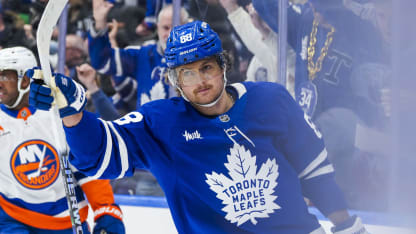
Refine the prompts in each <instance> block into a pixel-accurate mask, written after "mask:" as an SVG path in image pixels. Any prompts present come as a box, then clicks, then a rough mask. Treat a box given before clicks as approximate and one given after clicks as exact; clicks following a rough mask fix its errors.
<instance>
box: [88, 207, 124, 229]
mask: <svg viewBox="0 0 416 234" xmlns="http://www.w3.org/2000/svg"><path fill="white" fill-rule="evenodd" d="M94 220H95V225H94V230H93V234H101V233H107V234H124V233H126V230H125V228H124V224H123V221H122V220H123V215H122V213H121V210H120V208H119V207H118V206H117V205H116V204H113V205H111V206H103V207H100V208H98V209H97V210H96V211H95V212H94Z"/></svg>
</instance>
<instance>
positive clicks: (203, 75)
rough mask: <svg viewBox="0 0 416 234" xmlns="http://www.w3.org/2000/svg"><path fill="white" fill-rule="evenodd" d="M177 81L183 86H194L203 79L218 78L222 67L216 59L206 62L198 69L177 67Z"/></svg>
mask: <svg viewBox="0 0 416 234" xmlns="http://www.w3.org/2000/svg"><path fill="white" fill-rule="evenodd" d="M175 73H176V76H177V82H178V84H180V85H181V86H193V85H196V84H198V83H200V82H202V80H204V79H205V80H210V79H214V78H218V77H220V76H221V75H222V69H221V67H220V66H219V65H218V64H217V62H216V61H215V60H211V61H207V62H204V63H203V64H202V65H201V66H200V67H199V68H198V69H190V68H183V67H178V68H176V69H175Z"/></svg>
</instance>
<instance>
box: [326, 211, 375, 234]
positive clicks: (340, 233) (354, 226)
mask: <svg viewBox="0 0 416 234" xmlns="http://www.w3.org/2000/svg"><path fill="white" fill-rule="evenodd" d="M331 231H332V233H334V234H354V233H360V234H369V232H368V231H367V230H366V229H365V227H364V225H363V224H362V222H361V219H360V218H359V217H357V216H356V215H354V216H352V217H351V218H349V219H348V220H347V221H345V222H343V223H341V224H338V225H337V226H335V227H332V228H331Z"/></svg>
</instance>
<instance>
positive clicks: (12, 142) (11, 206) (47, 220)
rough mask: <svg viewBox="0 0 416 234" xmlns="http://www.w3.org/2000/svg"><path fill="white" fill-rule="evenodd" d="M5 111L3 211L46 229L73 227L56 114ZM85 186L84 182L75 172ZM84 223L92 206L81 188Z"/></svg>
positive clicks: (0, 130) (0, 115)
mask: <svg viewBox="0 0 416 234" xmlns="http://www.w3.org/2000/svg"><path fill="white" fill-rule="evenodd" d="M0 107H1V110H0V145H1V147H0V158H1V162H2V163H1V164H0V174H1V180H0V206H1V208H2V209H3V210H4V211H5V212H6V213H7V214H8V215H9V216H11V217H12V218H14V219H16V220H18V221H19V222H22V223H24V224H27V225H29V226H32V227H36V228H40V229H51V230H61V229H68V228H71V227H72V225H71V221H70V218H69V211H68V205H67V200H66V196H65V188H64V185H63V181H62V177H61V175H60V174H61V172H60V167H61V166H62V165H60V161H59V158H58V153H57V149H56V148H55V144H56V140H55V139H54V137H53V134H52V131H51V123H52V121H53V120H52V117H51V113H50V112H45V111H36V110H35V109H34V108H31V107H30V108H23V109H22V110H20V111H12V110H9V109H7V108H6V107H5V106H4V105H1V104H0ZM75 177H76V178H77V179H79V182H80V184H83V183H86V182H88V180H90V178H84V179H82V177H85V176H82V175H81V173H75ZM75 191H76V193H77V200H78V204H79V213H80V216H81V220H82V221H84V220H85V219H86V217H87V215H88V206H87V202H86V200H85V199H84V196H83V192H82V191H81V189H80V187H79V186H78V185H77V186H76V188H75Z"/></svg>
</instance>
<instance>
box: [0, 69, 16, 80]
mask: <svg viewBox="0 0 416 234" xmlns="http://www.w3.org/2000/svg"><path fill="white" fill-rule="evenodd" d="M16 79H17V73H16V71H12V70H0V81H13V80H16Z"/></svg>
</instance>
